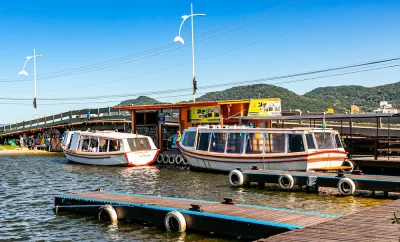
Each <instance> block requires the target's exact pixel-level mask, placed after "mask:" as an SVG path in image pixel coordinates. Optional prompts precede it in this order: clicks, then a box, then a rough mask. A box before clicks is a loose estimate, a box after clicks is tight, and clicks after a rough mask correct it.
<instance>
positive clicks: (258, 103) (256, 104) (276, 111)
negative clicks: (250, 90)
mask: <svg viewBox="0 0 400 242" xmlns="http://www.w3.org/2000/svg"><path fill="white" fill-rule="evenodd" d="M280 115H281V99H280V98H264V99H251V100H250V104H249V112H248V114H247V116H280Z"/></svg>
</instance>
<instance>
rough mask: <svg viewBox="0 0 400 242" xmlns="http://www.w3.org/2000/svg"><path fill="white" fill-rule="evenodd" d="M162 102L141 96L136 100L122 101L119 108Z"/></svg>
mask: <svg viewBox="0 0 400 242" xmlns="http://www.w3.org/2000/svg"><path fill="white" fill-rule="evenodd" d="M159 103H161V102H159V101H157V100H156V99H153V98H151V97H146V96H139V97H137V98H135V99H129V100H125V101H122V102H121V103H120V104H118V106H129V105H150V104H159Z"/></svg>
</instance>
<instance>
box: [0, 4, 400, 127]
mask: <svg viewBox="0 0 400 242" xmlns="http://www.w3.org/2000/svg"><path fill="white" fill-rule="evenodd" d="M191 2H193V4H194V12H196V13H205V14H206V16H205V17H196V18H195V36H196V37H195V40H196V44H195V54H196V79H197V81H198V86H199V87H201V86H206V85H212V84H218V83H228V82H235V81H246V80H254V79H259V78H266V77H273V76H279V75H285V74H291V73H297V72H305V71H309V70H315V69H321V68H327V67H335V66H341V65H347V64H353V63H360V62H366V61H370V60H378V59H384V58H390V57H395V56H400V53H398V49H399V48H398V43H400V32H399V28H398V26H399V23H400V15H399V14H398V13H399V12H400V2H399V1H396V0H387V1H372V0H371V1H362V0H352V1H347V0H337V1H331V0H324V1H318V0H297V1H296V0H294V1H293V0H292V1H290V0H289V1H284V0H269V1H261V0H260V1H255V0H249V1H227V0H220V1H211V0H196V1H184V0H182V1H117V0H116V1H75V0H70V1H63V2H59V1H45V0H42V1H27V0H22V1H11V0H2V3H1V6H0V30H1V32H2V35H1V38H0V50H1V52H0V63H1V65H0V98H5V99H2V100H0V123H15V122H19V121H23V120H30V119H32V118H34V112H33V107H32V101H31V100H29V101H15V100H7V98H28V99H29V98H33V62H31V61H30V62H28V64H27V68H26V71H27V72H28V73H29V76H28V79H21V78H23V77H21V76H18V72H19V71H20V70H21V69H22V66H23V63H24V61H25V59H24V58H25V56H27V55H32V54H33V53H32V52H33V49H34V48H36V50H37V53H38V54H40V53H43V54H45V56H44V57H39V58H38V59H37V75H38V79H37V88H38V89H37V98H38V115H39V117H42V116H45V115H51V114H54V113H60V112H64V111H68V110H73V109H83V108H96V107H104V106H113V105H116V104H118V103H119V102H120V101H122V100H125V99H127V98H125V97H120V98H115V97H114V98H109V99H99V100H84V99H82V98H81V97H91V96H102V95H119V94H136V93H143V92H154V91H160V90H171V89H178V88H191V63H190V61H191V48H190V38H189V37H190V22H189V21H187V22H186V23H185V24H184V25H183V29H182V34H181V35H182V37H183V38H184V39H185V40H186V44H185V45H184V46H183V48H179V47H182V45H181V44H180V43H173V39H174V37H175V36H176V35H177V33H178V29H179V25H180V23H181V16H182V15H185V14H189V13H190V3H191ZM255 14H259V15H257V16H258V17H256V16H255ZM249 17H251V20H248V21H245V20H246V18H247V19H248V18H249ZM318 21H320V22H318ZM227 25H230V27H226V26H227ZM224 26H225V27H224ZM221 27H224V28H223V29H221ZM210 31H211V32H210ZM212 31H214V32H212ZM204 33H208V35H206V34H204ZM208 37H212V38H210V39H207V38H208ZM262 40H263V41H262ZM255 42H258V43H257V44H252V43H255ZM167 45H168V46H169V49H161V50H158V51H157V50H155V49H156V48H158V47H163V46H167ZM246 45H249V46H247V47H245V46H246ZM146 51H153V52H146ZM162 52H165V53H162ZM140 53H141V54H140ZM222 53H225V54H222ZM137 54H140V55H137ZM135 55H136V56H135ZM151 55H153V56H151ZM127 56H131V59H126V60H127V61H126V63H124V64H121V62H114V64H118V65H115V66H113V67H111V68H105V69H104V68H103V67H105V66H99V65H97V67H99V68H98V70H96V71H89V72H86V73H78V72H77V70H72V71H69V72H64V73H61V77H58V78H57V77H56V76H54V75H60V72H61V71H66V70H71V69H75V68H80V67H87V66H90V65H94V64H98V63H103V62H107V61H111V60H116V59H119V58H123V57H127ZM132 56H134V58H132ZM108 66H109V65H108ZM176 66H178V67H176ZM92 67H96V66H92ZM173 67H175V68H173ZM81 70H82V69H81ZM399 72H400V68H391V69H384V70H379V71H373V72H366V73H359V74H353V75H346V76H339V77H335V78H321V79H317V80H310V81H305V82H298V83H290V84H281V85H280V86H282V87H285V88H288V89H289V90H291V91H294V92H296V93H298V94H304V93H305V92H307V91H310V90H312V89H313V88H316V87H320V86H334V85H349V84H354V85H364V86H376V85H381V84H386V83H392V82H396V81H400V79H399V77H398V76H399ZM49 73H56V74H54V75H53V76H52V77H51V76H49ZM67 74H68V75H67ZM71 74H72V75H71ZM45 75H47V78H46V79H45V78H43V79H41V77H44V76H45ZM1 81H10V82H1ZM111 81H112V82H111ZM102 82H109V83H107V84H100V83H102ZM265 83H274V81H269V82H265ZM226 87H227V88H228V87H230V86H226ZM222 89H224V88H220V89H213V90H222ZM206 91H209V89H207V90H203V91H202V90H201V89H200V88H199V90H198V92H199V93H204V92H206ZM190 93H191V92H190V91H186V92H176V93H175V94H173V96H176V95H185V94H187V96H181V97H169V95H171V94H157V95H149V96H151V97H154V98H156V99H159V100H161V101H180V100H190V99H191V95H190ZM43 98H49V99H52V98H53V99H58V100H54V101H44V100H41V99H43ZM132 98H135V96H132ZM63 99H70V100H63ZM99 102H101V103H99ZM15 103H18V104H15ZM66 103H78V104H66ZM377 105H378V104H377Z"/></svg>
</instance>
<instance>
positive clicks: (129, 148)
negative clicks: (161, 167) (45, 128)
mask: <svg viewBox="0 0 400 242" xmlns="http://www.w3.org/2000/svg"><path fill="white" fill-rule="evenodd" d="M61 144H62V148H63V152H64V154H65V156H66V157H67V159H68V160H70V161H73V162H77V163H82V164H89V165H101V166H145V165H150V164H151V163H153V162H154V161H155V160H156V158H157V155H158V152H159V150H158V149H157V148H156V146H155V145H154V143H153V141H152V139H151V138H150V137H148V136H143V135H136V134H128V133H119V132H113V131H112V132H110V131H100V132H88V131H66V132H65V133H64V134H63V140H62V143H61Z"/></svg>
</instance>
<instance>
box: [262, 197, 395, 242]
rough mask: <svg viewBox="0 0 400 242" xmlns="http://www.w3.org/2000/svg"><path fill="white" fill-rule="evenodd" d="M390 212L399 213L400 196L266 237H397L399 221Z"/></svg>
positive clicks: (324, 238)
mask: <svg viewBox="0 0 400 242" xmlns="http://www.w3.org/2000/svg"><path fill="white" fill-rule="evenodd" d="M393 213H396V215H397V216H399V215H400V200H396V201H393V202H389V203H386V204H383V205H380V206H377V207H374V208H370V209H367V210H363V211H361V212H358V213H355V214H351V215H348V216H344V217H342V218H338V219H335V220H330V221H327V222H323V223H320V224H317V225H313V226H310V227H307V228H304V229H300V230H295V231H290V232H286V233H283V234H279V235H275V236H272V237H269V238H267V239H261V240H259V242H267V241H369V242H371V241H385V242H386V241H387V242H389V241H396V242H397V241H399V240H400V224H397V223H395V224H392V222H393V220H392V219H393V218H394V216H393Z"/></svg>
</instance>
